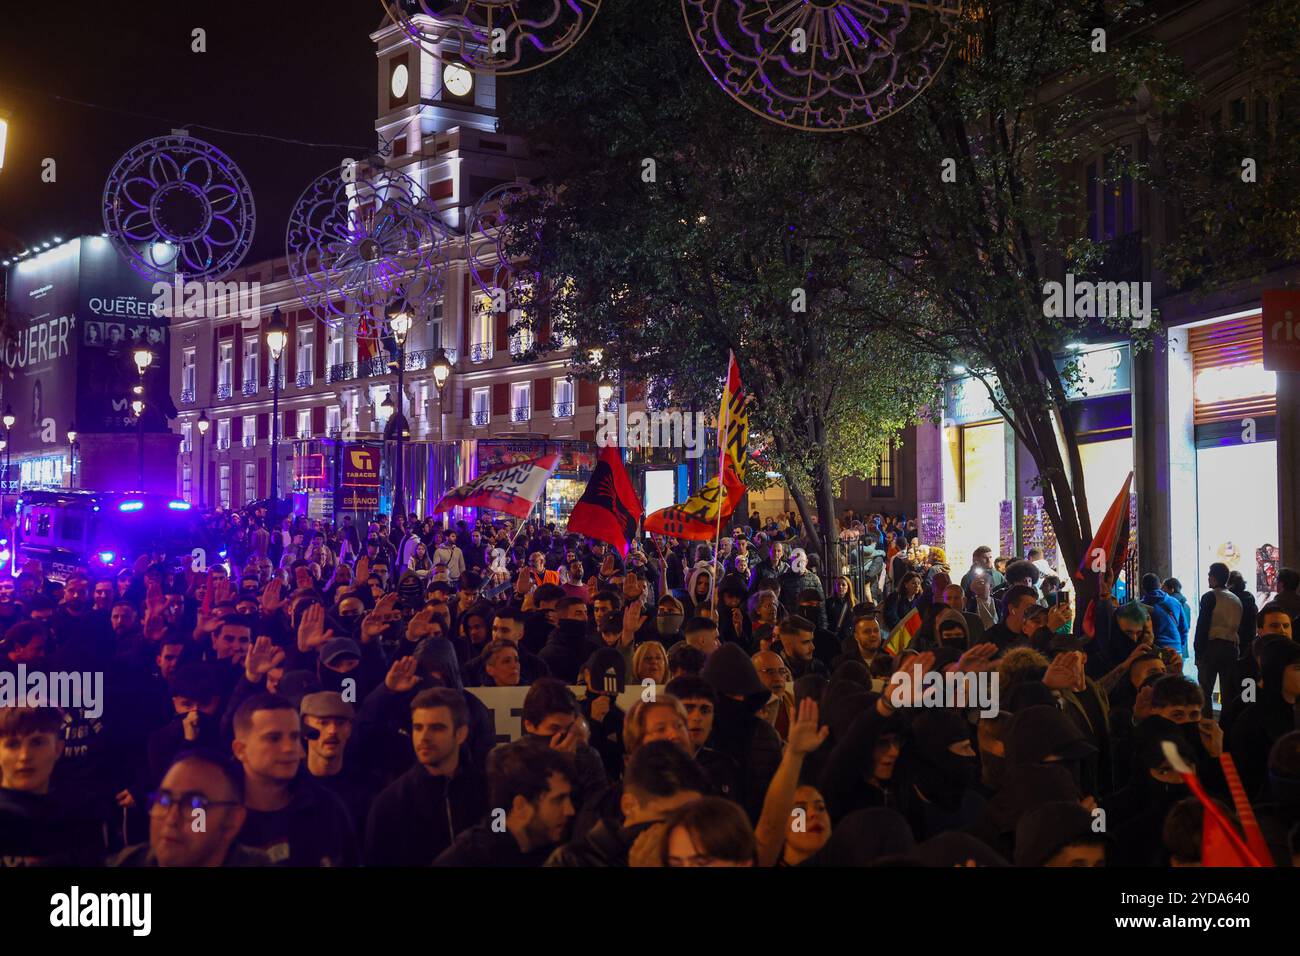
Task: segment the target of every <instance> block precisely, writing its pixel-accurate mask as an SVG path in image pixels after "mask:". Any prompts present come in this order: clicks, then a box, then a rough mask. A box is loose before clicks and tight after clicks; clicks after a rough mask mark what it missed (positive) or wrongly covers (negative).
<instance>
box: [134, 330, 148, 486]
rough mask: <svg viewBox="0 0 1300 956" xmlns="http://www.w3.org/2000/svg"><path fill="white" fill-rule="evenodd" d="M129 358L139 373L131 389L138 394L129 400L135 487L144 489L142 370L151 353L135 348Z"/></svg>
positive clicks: (146, 364)
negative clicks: (132, 417)
mask: <svg viewBox="0 0 1300 956" xmlns="http://www.w3.org/2000/svg"><path fill="white" fill-rule="evenodd" d="M131 358H132V359H134V360H135V368H136V371H137V372H139V373H140V382H139V384H137V385H136V386H135V388H133V389H131V391H132V392H133V393H134V394H135V395H136V396H138V397H137V398H135V399H134V400H133V401H132V402H131V410H132V411H133V412H135V444H136V479H137V482H138V485H137V487H138V488H139V489H140V490H141V491H144V398H143V396H144V371H145V369H147V368H148V367H149V366H150V365H152V364H153V353H152V352H150V351H149V350H148V349H146V348H137V349H135V350H134V351H133V352H132V353H131Z"/></svg>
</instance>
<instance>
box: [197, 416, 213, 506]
mask: <svg viewBox="0 0 1300 956" xmlns="http://www.w3.org/2000/svg"><path fill="white" fill-rule="evenodd" d="M198 425H199V510H200V511H202V510H203V478H204V472H205V471H207V463H206V462H205V461H204V460H203V450H204V449H203V446H204V442H205V440H206V439H207V437H208V429H209V428H211V427H212V422H210V421H208V410H207V409H206V408H205V409H203V411H201V412H199V421H198Z"/></svg>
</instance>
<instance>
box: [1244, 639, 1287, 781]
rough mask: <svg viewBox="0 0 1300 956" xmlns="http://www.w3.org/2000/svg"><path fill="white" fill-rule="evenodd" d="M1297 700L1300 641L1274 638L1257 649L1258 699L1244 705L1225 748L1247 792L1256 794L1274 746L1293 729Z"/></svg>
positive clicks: (1265, 777) (1264, 775)
mask: <svg viewBox="0 0 1300 956" xmlns="http://www.w3.org/2000/svg"><path fill="white" fill-rule="evenodd" d="M1297 700H1300V644H1296V643H1295V642H1294V641H1288V640H1274V641H1272V642H1270V643H1269V644H1267V645H1265V647H1264V649H1263V650H1262V651H1261V652H1260V682H1259V699H1258V700H1257V701H1256V702H1255V703H1253V704H1249V705H1247V706H1246V707H1245V708H1244V709H1243V710H1242V711H1241V714H1240V715H1239V716H1238V717H1237V719H1236V720H1235V721H1234V722H1233V725H1232V735H1231V738H1230V739H1231V743H1230V745H1229V747H1228V749H1229V751H1230V752H1231V753H1232V759H1233V760H1235V761H1236V763H1237V772H1238V773H1240V774H1241V782H1242V785H1243V786H1245V788H1246V793H1247V794H1249V795H1250V796H1252V797H1253V796H1254V795H1255V794H1257V793H1259V791H1260V789H1261V788H1262V787H1263V786H1264V783H1265V781H1266V780H1267V777H1268V756H1269V752H1270V750H1271V749H1272V747H1273V745H1274V744H1275V743H1276V742H1277V741H1278V740H1279V739H1280V738H1281V737H1283V736H1284V735H1286V734H1288V733H1290V732H1291V731H1293V730H1295V729H1296V701H1297Z"/></svg>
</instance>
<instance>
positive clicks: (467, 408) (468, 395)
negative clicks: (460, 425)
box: [462, 388, 474, 418]
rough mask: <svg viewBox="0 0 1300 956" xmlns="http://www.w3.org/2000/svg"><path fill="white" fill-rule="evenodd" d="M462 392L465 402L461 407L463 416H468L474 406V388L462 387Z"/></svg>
mask: <svg viewBox="0 0 1300 956" xmlns="http://www.w3.org/2000/svg"><path fill="white" fill-rule="evenodd" d="M464 392H465V404H464V405H463V406H462V407H463V408H464V417H465V418H469V417H470V414H471V413H472V411H473V408H474V390H473V389H470V388H466V389H464Z"/></svg>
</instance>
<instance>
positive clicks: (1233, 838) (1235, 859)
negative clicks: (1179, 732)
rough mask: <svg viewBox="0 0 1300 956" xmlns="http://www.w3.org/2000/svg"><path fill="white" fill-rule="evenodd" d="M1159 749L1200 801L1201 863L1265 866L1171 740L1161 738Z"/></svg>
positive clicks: (1210, 864)
mask: <svg viewBox="0 0 1300 956" xmlns="http://www.w3.org/2000/svg"><path fill="white" fill-rule="evenodd" d="M1160 749H1161V750H1163V751H1164V754H1165V759H1166V760H1167V761H1169V766H1171V767H1173V768H1174V770H1175V771H1176V772H1177V773H1178V775H1179V776H1180V777H1182V778H1183V782H1184V783H1186V784H1187V786H1188V787H1189V788H1190V789H1191V791H1192V793H1193V794H1194V795H1195V796H1196V799H1197V800H1199V801H1201V809H1202V810H1203V811H1204V814H1205V819H1204V822H1203V823H1202V824H1201V865H1202V866H1264V865H1265V864H1263V863H1261V862H1260V861H1259V859H1258V858H1256V856H1255V854H1254V853H1252V852H1251V850H1250V847H1249V846H1247V845H1246V841H1245V840H1243V839H1242V838H1241V834H1240V833H1238V832H1237V830H1236V828H1235V827H1234V826H1233V825H1232V823H1231V822H1230V821H1229V820H1228V818H1227V817H1225V816H1224V815H1223V811H1222V810H1220V809H1219V806H1218V804H1217V803H1215V802H1214V799H1213V798H1212V797H1211V796H1210V795H1209V794H1208V793H1206V792H1205V788H1204V787H1203V786H1201V781H1200V780H1199V779H1197V777H1196V772H1195V771H1194V770H1193V769H1192V768H1191V767H1190V766H1189V765H1188V764H1187V762H1186V761H1185V760H1183V758H1182V755H1181V754H1179V753H1178V748H1177V747H1176V746H1175V745H1174V743H1173V741H1170V740H1166V741H1164V742H1163V743H1162V744H1161V745H1160ZM1269 859H1270V860H1271V859H1272V858H1271V857H1270V858H1269Z"/></svg>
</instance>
